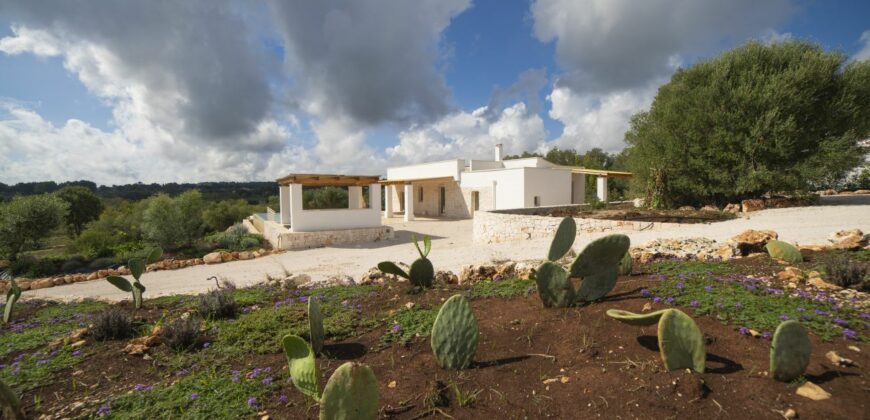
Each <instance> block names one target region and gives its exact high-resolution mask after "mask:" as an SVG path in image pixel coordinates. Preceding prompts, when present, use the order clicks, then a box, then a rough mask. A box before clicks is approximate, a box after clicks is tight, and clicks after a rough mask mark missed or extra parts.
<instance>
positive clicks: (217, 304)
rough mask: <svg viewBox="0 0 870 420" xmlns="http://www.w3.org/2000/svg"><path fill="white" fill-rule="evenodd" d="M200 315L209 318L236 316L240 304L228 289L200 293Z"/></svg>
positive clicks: (198, 300) (198, 302)
mask: <svg viewBox="0 0 870 420" xmlns="http://www.w3.org/2000/svg"><path fill="white" fill-rule="evenodd" d="M196 311H197V312H198V313H199V316H201V317H203V318H209V319H225V318H235V317H236V315H237V314H238V312H239V305H238V304H237V303H236V299H235V298H234V297H233V295H232V293H231V292H229V291H227V290H211V291H209V292H208V293H206V294H203V295H199V297H198V298H197V303H196Z"/></svg>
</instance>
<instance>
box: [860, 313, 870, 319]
mask: <svg viewBox="0 0 870 420" xmlns="http://www.w3.org/2000/svg"><path fill="white" fill-rule="evenodd" d="M861 319H870V312H861Z"/></svg>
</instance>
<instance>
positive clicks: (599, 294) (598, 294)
mask: <svg viewBox="0 0 870 420" xmlns="http://www.w3.org/2000/svg"><path fill="white" fill-rule="evenodd" d="M617 271H618V267H617V266H612V267H609V268H605V269H604V270H603V271H601V272H598V273H596V274H592V275H588V276H585V277H583V281H582V282H581V283H580V288H579V289H578V290H577V300H581V301H586V302H592V301H593V300H598V299H601V298H603V297H604V296H606V295H607V294H608V293H610V291H611V290H613V288H614V286H616V279H617V277H619V274H618V273H617Z"/></svg>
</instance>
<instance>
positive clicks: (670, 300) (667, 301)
mask: <svg viewBox="0 0 870 420" xmlns="http://www.w3.org/2000/svg"><path fill="white" fill-rule="evenodd" d="M665 303H667V304H668V305H670V304H672V303H674V298H672V297H670V296H668V298H667V299H665Z"/></svg>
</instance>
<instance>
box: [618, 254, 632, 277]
mask: <svg viewBox="0 0 870 420" xmlns="http://www.w3.org/2000/svg"><path fill="white" fill-rule="evenodd" d="M631 264H632V261H631V254H630V253H628V252H626V253H625V255H623V256H622V259H621V260H620V261H619V275H620V276H630V275H631Z"/></svg>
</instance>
